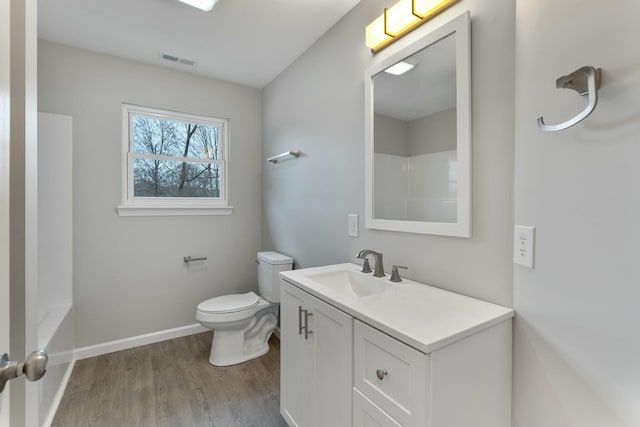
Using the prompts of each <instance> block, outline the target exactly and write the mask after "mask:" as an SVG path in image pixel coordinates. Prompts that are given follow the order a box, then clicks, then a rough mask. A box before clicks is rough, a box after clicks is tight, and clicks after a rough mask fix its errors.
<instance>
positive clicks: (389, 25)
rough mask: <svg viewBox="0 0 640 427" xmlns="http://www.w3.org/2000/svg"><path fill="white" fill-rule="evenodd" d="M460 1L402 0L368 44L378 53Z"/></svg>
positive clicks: (375, 26) (373, 27)
mask: <svg viewBox="0 0 640 427" xmlns="http://www.w3.org/2000/svg"><path fill="white" fill-rule="evenodd" d="M181 1H182V0H181ZM458 1H459V0H400V1H399V2H398V3H396V4H395V5H393V6H392V7H390V8H385V9H384V13H383V14H382V15H380V16H379V17H378V18H376V19H375V20H374V21H373V22H372V23H371V24H369V25H367V28H366V44H367V47H368V48H370V49H371V52H373V53H378V52H379V51H381V50H382V49H384V48H385V47H387V46H389V45H390V44H391V43H393V42H395V41H396V40H398V39H399V38H401V37H402V36H404V35H406V34H409V33H410V32H411V31H413V30H414V29H416V28H418V27H419V26H420V25H422V24H424V23H425V22H427V21H428V20H430V19H431V18H433V17H434V16H436V15H438V14H439V13H441V12H443V11H444V10H446V9H448V8H449V7H450V6H452V5H454V4H455V3H457V2H458Z"/></svg>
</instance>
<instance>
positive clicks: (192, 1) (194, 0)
mask: <svg viewBox="0 0 640 427" xmlns="http://www.w3.org/2000/svg"><path fill="white" fill-rule="evenodd" d="M180 1H181V2H182V3H186V4H188V5H189V6H193V7H197V8H198V9H201V10H204V11H210V10H211V9H213V5H214V4H216V2H217V1H218V0H180Z"/></svg>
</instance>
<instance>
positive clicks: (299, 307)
mask: <svg viewBox="0 0 640 427" xmlns="http://www.w3.org/2000/svg"><path fill="white" fill-rule="evenodd" d="M303 311H306V310H303V309H302V306H301V305H299V306H298V335H302V330H303V329H304V328H303V327H302V312H303Z"/></svg>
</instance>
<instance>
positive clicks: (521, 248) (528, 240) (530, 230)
mask: <svg viewBox="0 0 640 427" xmlns="http://www.w3.org/2000/svg"><path fill="white" fill-rule="evenodd" d="M535 234H536V228H535V227H530V226H526V225H516V226H515V229H514V232H513V238H514V242H513V262H515V263H516V264H520V265H523V266H525V267H529V268H533V258H534V251H535Z"/></svg>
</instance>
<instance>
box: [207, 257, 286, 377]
mask: <svg viewBox="0 0 640 427" xmlns="http://www.w3.org/2000/svg"><path fill="white" fill-rule="evenodd" d="M292 265H293V259H291V258H290V257H288V256H286V255H282V254H279V253H277V252H259V253H258V272H259V274H258V288H259V290H260V294H261V295H260V296H259V295H257V294H255V293H254V292H247V293H244V294H231V295H223V296H219V297H216V298H211V299H208V300H206V301H203V302H201V303H200V304H198V307H197V309H196V320H197V321H198V322H200V324H201V325H202V326H204V327H206V328H209V329H213V331H214V332H213V340H212V342H211V353H210V354H209V363H211V364H212V365H214V366H229V365H235V364H238V363H242V362H246V361H247V360H251V359H254V358H256V357H259V356H262V355H264V354H266V353H267V352H268V351H269V338H270V337H271V334H272V333H273V331H274V329H275V328H276V326H277V325H278V309H279V307H280V305H279V303H280V278H279V273H280V271H286V270H291V267H292Z"/></svg>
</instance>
